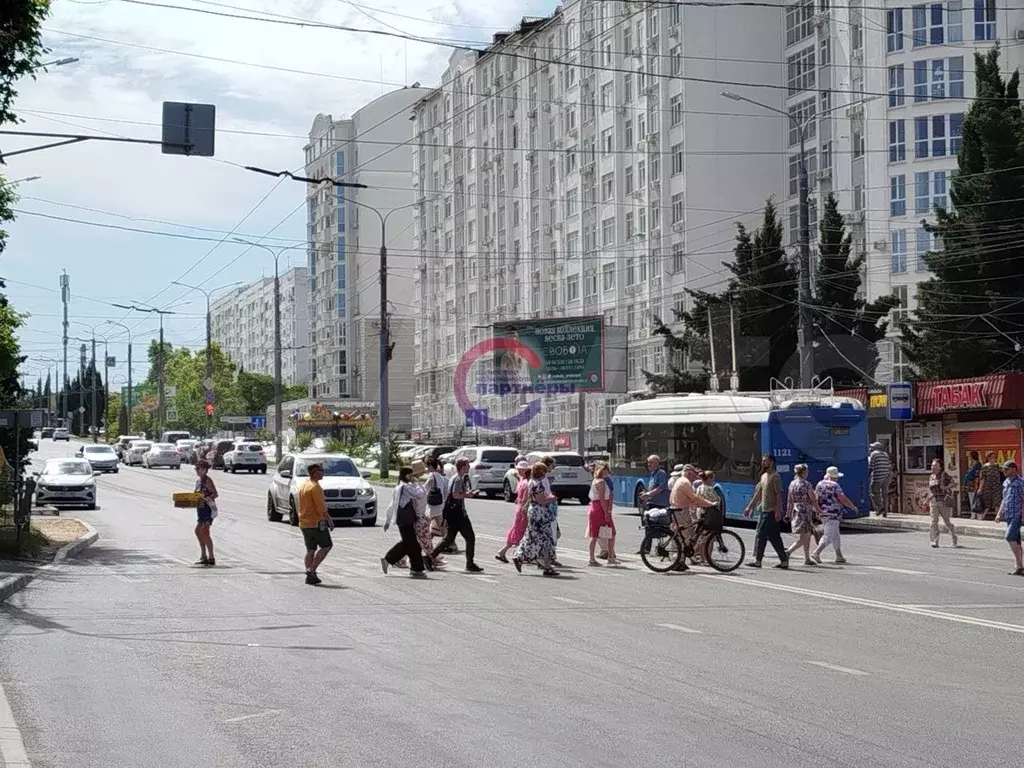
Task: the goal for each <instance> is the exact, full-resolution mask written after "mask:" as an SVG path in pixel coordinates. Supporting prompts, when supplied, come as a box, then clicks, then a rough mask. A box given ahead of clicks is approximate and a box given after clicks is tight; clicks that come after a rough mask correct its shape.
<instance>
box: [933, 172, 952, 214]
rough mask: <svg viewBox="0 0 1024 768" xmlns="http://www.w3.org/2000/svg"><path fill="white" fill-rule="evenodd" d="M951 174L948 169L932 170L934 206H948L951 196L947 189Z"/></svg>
mask: <svg viewBox="0 0 1024 768" xmlns="http://www.w3.org/2000/svg"><path fill="white" fill-rule="evenodd" d="M948 176H949V174H948V173H947V172H946V171H932V207H933V208H948V207H949V197H948V190H947V179H948Z"/></svg>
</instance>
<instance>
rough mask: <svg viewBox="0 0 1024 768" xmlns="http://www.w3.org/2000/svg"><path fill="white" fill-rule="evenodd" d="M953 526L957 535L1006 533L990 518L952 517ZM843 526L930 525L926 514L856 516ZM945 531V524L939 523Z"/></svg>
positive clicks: (881, 528)
mask: <svg viewBox="0 0 1024 768" xmlns="http://www.w3.org/2000/svg"><path fill="white" fill-rule="evenodd" d="M952 522H953V527H954V528H956V533H957V535H958V536H983V537H985V538H990V539H1001V538H1003V536H1005V535H1006V526H1005V525H1004V524H1003V523H997V522H995V521H992V520H987V521H986V520H969V519H968V518H965V517H958V518H953V521H952ZM843 527H844V528H846V529H848V530H850V529H852V530H862V531H927V530H928V529H929V528H930V527H931V518H929V517H928V516H926V515H889V516H888V517H874V516H872V517H858V518H856V519H853V520H844V521H843ZM939 529H940V530H941V531H943V532H945V530H946V529H945V526H943V525H942V524H941V523H940V524H939Z"/></svg>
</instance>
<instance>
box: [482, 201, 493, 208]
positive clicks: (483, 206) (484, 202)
mask: <svg viewBox="0 0 1024 768" xmlns="http://www.w3.org/2000/svg"><path fill="white" fill-rule="evenodd" d="M480 207H481V208H490V207H491V201H490V200H481V201H480Z"/></svg>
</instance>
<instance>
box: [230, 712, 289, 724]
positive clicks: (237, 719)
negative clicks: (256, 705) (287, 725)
mask: <svg viewBox="0 0 1024 768" xmlns="http://www.w3.org/2000/svg"><path fill="white" fill-rule="evenodd" d="M281 712H284V710H283V709H268V710H267V711H266V712H257V713H256V714H254V715H242V716H241V717H229V718H228V719H227V720H225V721H224V722H225V723H240V722H242V721H243V720H255V719H256V718H257V717H266V716H267V715H276V714H279V713H281Z"/></svg>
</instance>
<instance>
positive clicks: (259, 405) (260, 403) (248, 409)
mask: <svg viewBox="0 0 1024 768" xmlns="http://www.w3.org/2000/svg"><path fill="white" fill-rule="evenodd" d="M235 391H236V394H237V395H238V398H239V399H240V400H241V401H242V404H243V406H242V407H243V409H244V411H245V414H244V415H248V416H258V415H260V414H264V413H266V412H267V407H268V406H269V405H270V404H271V403H272V402H274V377H273V376H267V375H266V374H264V373H249V372H247V371H239V373H238V379H237V380H236V381H235ZM283 394H284V393H282V399H283V400H285V399H287V398H284V396H283Z"/></svg>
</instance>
